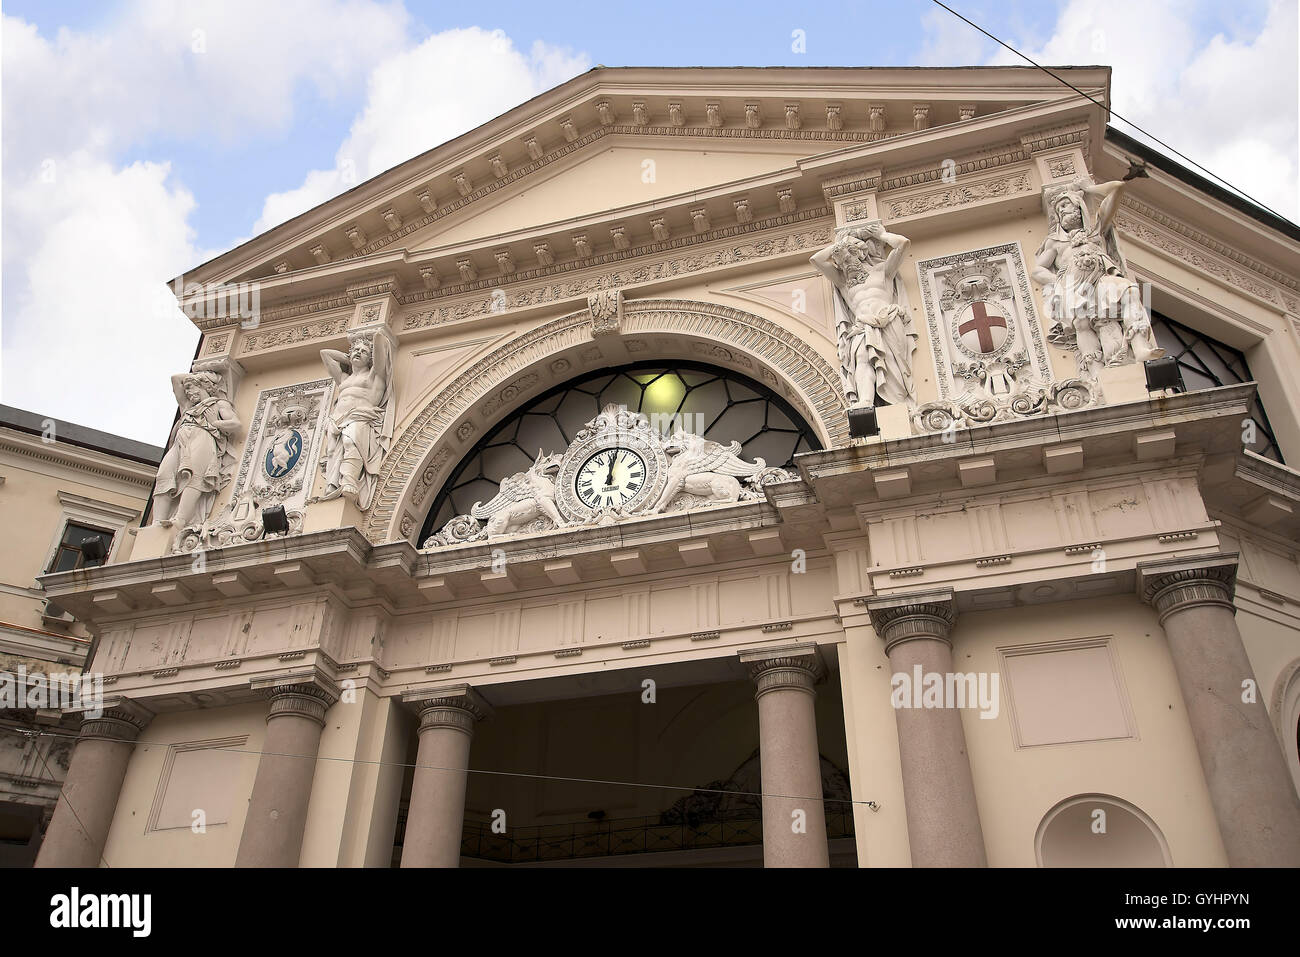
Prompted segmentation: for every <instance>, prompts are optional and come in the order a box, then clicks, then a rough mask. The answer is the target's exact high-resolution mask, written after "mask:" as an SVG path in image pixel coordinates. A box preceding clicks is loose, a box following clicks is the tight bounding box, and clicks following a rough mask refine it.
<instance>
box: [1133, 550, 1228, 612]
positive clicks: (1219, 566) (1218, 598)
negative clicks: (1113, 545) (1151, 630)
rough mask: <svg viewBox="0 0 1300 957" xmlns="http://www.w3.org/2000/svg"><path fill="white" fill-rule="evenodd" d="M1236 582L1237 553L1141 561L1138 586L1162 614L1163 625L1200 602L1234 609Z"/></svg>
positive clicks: (1145, 599)
mask: <svg viewBox="0 0 1300 957" xmlns="http://www.w3.org/2000/svg"><path fill="white" fill-rule="evenodd" d="M1236 584H1237V553H1235V552H1231V553H1222V554H1218V555H1193V556H1189V557H1183V558H1162V559H1159V560H1157V561H1153V562H1139V563H1138V567H1137V589H1138V594H1139V595H1141V596H1142V600H1143V601H1144V602H1146V603H1147V604H1149V605H1152V606H1153V607H1154V608H1155V610H1156V612H1157V614H1159V615H1160V622H1161V624H1163V623H1164V621H1165V619H1166V618H1168V617H1169V616H1170V615H1171V614H1173V613H1174V612H1176V611H1182V610H1184V609H1187V608H1195V607H1197V606H1198V605H1221V606H1224V607H1226V608H1228V609H1230V610H1232V611H1234V612H1235V611H1236V608H1235V607H1234V606H1233V604H1232V596H1233V593H1234V591H1235V589H1236Z"/></svg>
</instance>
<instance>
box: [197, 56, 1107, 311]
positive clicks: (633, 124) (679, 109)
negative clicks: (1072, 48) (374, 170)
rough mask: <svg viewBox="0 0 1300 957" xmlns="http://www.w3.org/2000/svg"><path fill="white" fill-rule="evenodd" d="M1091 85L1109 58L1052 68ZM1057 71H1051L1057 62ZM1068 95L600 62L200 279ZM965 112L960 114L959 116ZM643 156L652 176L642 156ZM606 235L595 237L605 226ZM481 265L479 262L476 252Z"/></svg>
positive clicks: (1100, 84) (448, 237) (778, 164)
mask: <svg viewBox="0 0 1300 957" xmlns="http://www.w3.org/2000/svg"><path fill="white" fill-rule="evenodd" d="M1062 69H1063V70H1064V72H1065V73H1067V74H1068V75H1069V78H1070V80H1071V82H1073V83H1074V84H1075V85H1076V86H1078V87H1079V88H1080V89H1083V90H1085V91H1086V92H1088V93H1089V95H1093V96H1096V97H1099V98H1100V99H1101V100H1103V101H1104V99H1105V98H1106V96H1107V85H1108V81H1109V70H1108V69H1107V68H1104V67H1082V68H1062ZM1058 72H1060V71H1058ZM1072 97H1077V94H1075V93H1074V92H1073V91H1071V90H1069V89H1068V88H1067V87H1065V86H1063V85H1062V84H1061V83H1060V82H1059V81H1058V80H1056V79H1054V78H1052V77H1050V76H1048V75H1046V74H1044V73H1043V72H1041V71H1038V70H1034V69H1032V68H1019V67H989V68H869V67H862V68H821V69H801V68H785V67H781V68H619V69H606V68H598V69H596V70H592V71H589V72H588V73H585V74H583V75H581V76H579V77H576V78H575V79H573V80H570V81H569V82H567V83H564V84H561V85H560V86H558V87H556V88H554V89H552V90H550V91H547V92H546V93H544V94H542V95H540V96H538V97H535V98H533V99H532V100H529V101H528V102H526V103H524V104H522V105H520V106H519V107H516V108H515V109H514V110H511V111H510V112H508V113H506V114H503V115H502V116H500V117H497V118H496V119H495V120H492V121H490V122H489V123H486V124H484V125H483V126H481V127H479V128H477V129H475V130H472V131H471V132H469V133H467V134H465V135H464V136H461V137H458V138H457V139H455V140H452V141H450V142H448V143H445V144H443V145H442V146H439V147H437V148H434V149H431V150H429V151H428V152H427V153H424V154H421V155H420V156H417V157H415V158H414V159H411V160H408V161H407V162H405V163H403V164H401V165H400V166H397V167H395V168H394V169H392V170H389V171H387V172H385V173H382V174H380V175H379V176H377V177H374V178H373V179H371V180H368V181H367V182H365V183H362V184H361V185H360V186H357V187H355V188H354V189H352V190H349V191H348V192H347V193H344V194H342V195H340V196H338V197H335V198H334V199H332V200H330V201H328V202H326V203H324V204H322V205H320V206H318V207H316V208H315V209H312V210H309V211H308V212H306V213H303V214H302V215H300V216H298V217H296V218H295V219H293V220H290V221H289V222H287V223H284V224H282V225H281V226H278V227H276V228H275V229H273V230H270V231H269V232H267V233H265V234H263V235H261V236H258V237H257V238H255V239H253V240H250V241H249V242H248V243H245V244H243V245H242V246H240V247H238V248H236V249H234V250H231V251H230V252H228V253H226V254H224V255H222V256H219V257H217V258H216V259H214V260H212V261H210V262H208V263H205V264H203V265H202V266H200V267H198V268H196V269H195V270H193V271H192V272H191V273H189V274H187V275H186V279H187V280H188V279H193V280H196V281H198V282H202V283H230V282H242V281H248V280H271V279H276V278H278V277H279V276H281V275H285V274H288V275H292V276H295V277H296V276H299V275H301V276H302V277H303V278H304V279H307V280H308V284H309V285H310V281H311V279H312V277H313V276H314V275H315V273H316V271H318V270H320V269H321V268H322V267H328V266H337V265H338V264H340V263H346V262H349V261H353V260H366V259H370V258H377V257H391V256H392V255H393V254H398V255H402V254H404V253H413V252H419V251H422V250H427V249H432V248H447V247H452V246H459V245H467V244H472V243H473V242H474V241H476V240H478V241H482V240H489V239H490V238H491V237H493V236H497V235H500V234H504V233H511V232H513V233H519V232H520V231H521V230H524V229H527V228H528V227H531V226H538V225H540V224H542V223H548V222H556V221H560V220H564V219H566V218H575V217H576V218H581V217H582V216H584V215H594V214H596V213H598V212H599V211H601V210H615V209H619V208H621V207H629V206H632V205H635V204H637V203H654V202H658V201H660V200H661V199H666V198H669V197H673V196H678V197H680V196H682V195H684V194H689V192H690V191H692V190H707V189H709V188H713V187H717V186H719V185H721V184H724V183H728V182H738V183H741V184H744V183H746V182H748V181H752V180H755V179H761V178H762V177H763V176H764V175H775V174H776V173H779V172H780V171H782V170H793V169H795V168H796V167H797V166H798V165H799V164H800V163H802V162H804V161H806V160H808V159H809V158H813V157H823V156H827V155H831V156H833V155H835V154H836V152H837V151H843V150H846V149H853V148H856V147H862V146H864V145H871V144H874V143H879V142H882V141H883V142H893V141H899V142H901V141H903V140H906V139H907V138H908V137H909V136H912V135H914V134H916V133H917V132H918V131H924V130H929V129H935V128H940V127H942V128H945V129H947V128H952V129H954V130H956V131H960V130H962V129H968V128H970V125H971V124H973V123H979V122H981V121H983V120H987V119H988V118H989V117H993V116H998V115H1000V114H1004V113H1014V112H1015V111H1024V110H1025V109H1026V108H1031V107H1033V106H1034V105H1036V104H1047V103H1057V102H1061V101H1064V100H1066V99H1069V98H1072ZM963 124H965V126H963ZM647 159H653V160H654V161H655V170H654V180H653V181H652V182H648V183H647V182H645V181H644V180H643V172H644V167H643V162H644V161H645V160H647ZM602 238H607V237H602ZM489 265H490V263H489Z"/></svg>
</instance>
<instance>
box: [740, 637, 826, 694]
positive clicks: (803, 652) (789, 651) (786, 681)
mask: <svg viewBox="0 0 1300 957" xmlns="http://www.w3.org/2000/svg"><path fill="white" fill-rule="evenodd" d="M740 663H741V664H743V665H745V666H747V667H748V668H749V676H750V678H752V679H753V680H754V684H755V685H757V686H758V687H757V690H756V691H755V692H754V698H755V700H757V699H758V698H761V697H763V695H765V694H767V693H768V692H769V691H783V690H784V691H790V690H793V691H806V692H808V693H809V694H814V693H815V692H814V691H813V685H815V684H817V682H819V681H821V680H822V678H823V677H825V675H826V664H825V662H824V661H823V660H822V653H821V651H820V649H818V647H817V645H816V644H814V643H812V642H807V643H804V644H798V645H781V646H779V647H776V648H756V649H753V650H751V651H742V652H740Z"/></svg>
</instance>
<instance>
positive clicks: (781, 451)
mask: <svg viewBox="0 0 1300 957" xmlns="http://www.w3.org/2000/svg"><path fill="white" fill-rule="evenodd" d="M610 403H616V404H619V405H624V406H626V407H627V408H628V409H630V410H632V411H634V412H643V413H645V414H646V415H648V416H652V417H653V416H664V417H670V416H679V417H681V421H682V423H683V425H684V427H686V428H688V429H689V430H690V431H692V432H695V433H697V434H699V435H702V436H704V437H705V438H706V439H711V440H713V441H715V442H721V443H723V444H727V443H730V442H739V443H740V446H741V455H742V456H744V458H746V459H750V460H753V459H758V458H761V459H763V461H764V462H766V463H767V464H768V465H771V466H790V465H791V464H792V460H793V458H794V456H795V454H796V453H798V452H810V451H814V450H817V449H820V448H821V443H820V442H819V441H818V440H817V436H816V433H814V432H813V430H812V429H810V428H809V427H808V425H807V423H805V422H804V420H803V418H802V417H800V415H799V414H798V413H797V412H795V410H794V409H793V408H792V407H791V406H790V404H789V403H788V402H786V401H785V400H784V399H782V398H781V397H780V396H778V395H777V394H776V393H774V392H773V391H772V390H771V389H769V388H767V387H765V386H763V385H760V384H759V383H757V382H755V381H753V380H752V379H748V378H746V377H744V376H741V375H739V374H737V373H734V372H729V371H725V370H722V369H717V368H715V367H712V366H708V365H703V364H700V363H693V362H640V363H635V364H632V365H626V366H620V367H619V368H616V369H601V370H599V371H597V372H593V373H591V374H589V375H585V376H583V377H581V378H578V379H574V380H572V381H570V382H566V383H565V384H564V385H562V386H559V387H558V388H555V389H552V390H551V391H550V392H547V393H546V394H545V395H542V396H540V397H539V398H537V399H534V400H533V401H532V402H530V403H529V404H527V405H526V406H523V407H521V408H520V409H518V410H516V411H515V412H514V413H513V414H511V415H510V416H508V417H507V418H506V419H505V420H504V421H502V422H501V423H500V424H498V425H497V426H496V427H495V428H493V429H492V430H491V431H490V432H488V433H487V434H486V435H485V436H484V437H483V438H482V439H481V440H480V441H479V443H478V444H477V445H476V446H475V447H474V448H473V450H472V451H471V452H470V453H469V455H467V456H466V457H465V458H464V459H462V460H461V462H460V464H459V465H457V466H456V468H455V469H454V470H453V471H452V473H451V476H450V478H448V480H447V482H446V483H445V484H444V485H443V487H442V491H440V492H439V493H438V496H437V497H436V498H435V499H434V500H433V504H432V506H431V507H430V510H429V514H428V516H426V518H425V522H424V528H423V530H422V531H421V532H420V537H419V539H418V540H419V541H424V540H425V538H427V537H428V536H429V535H431V534H433V532H436V531H437V530H438V529H440V528H442V526H443V525H445V524H446V523H447V522H448V521H450V520H451V519H452V518H453V517H454V516H456V515H461V514H464V513H467V512H468V511H469V509H470V506H472V505H473V504H474V503H475V502H486V501H488V499H490V498H492V496H494V495H496V493H497V489H498V488H499V487H500V484H501V480H502V479H504V478H507V477H508V476H510V475H513V474H514V473H516V472H522V471H524V470H526V469H527V468H528V467H529V466H531V465H532V464H533V461H534V460H535V459H536V458H537V452H538V450H539V449H541V450H542V451H544V452H548V453H549V452H563V451H564V450H565V449H566V448H567V447H568V446H569V443H571V442H572V441H573V437H574V435H576V434H577V432H578V430H579V429H581V428H582V427H583V426H584V425H586V424H587V422H589V421H590V420H591V419H593V418H595V417H596V415H597V413H599V412H600V410H601V409H602V408H603V407H604V406H606V405H609V404H610Z"/></svg>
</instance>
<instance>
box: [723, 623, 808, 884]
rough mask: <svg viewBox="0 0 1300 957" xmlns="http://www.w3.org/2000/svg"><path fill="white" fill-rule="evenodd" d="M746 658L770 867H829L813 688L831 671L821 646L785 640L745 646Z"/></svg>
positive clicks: (765, 850) (765, 863)
mask: <svg viewBox="0 0 1300 957" xmlns="http://www.w3.org/2000/svg"><path fill="white" fill-rule="evenodd" d="M740 660H741V662H742V663H743V664H745V665H748V666H749V674H750V677H751V678H753V679H754V683H755V684H756V685H757V686H758V690H757V691H756V692H755V694H754V700H755V701H757V702H758V741H759V763H760V766H761V768H762V781H763V866H764V867H829V866H830V849H829V848H828V847H827V844H826V809H825V806H824V805H823V804H822V770H821V751H820V749H819V748H818V746H817V716H816V714H815V712H814V710H813V702H814V700H815V699H816V697H817V692H816V691H814V690H813V685H815V684H816V683H817V682H818V681H820V680H821V678H822V677H823V676H824V675H825V673H826V668H825V666H824V664H823V663H822V657H821V652H820V651H819V650H818V649H817V646H816V645H815V644H798V645H785V646H783V647H780V648H763V649H757V650H754V651H742V652H741V653H740ZM796 812H802V813H796ZM796 828H797V829H796Z"/></svg>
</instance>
